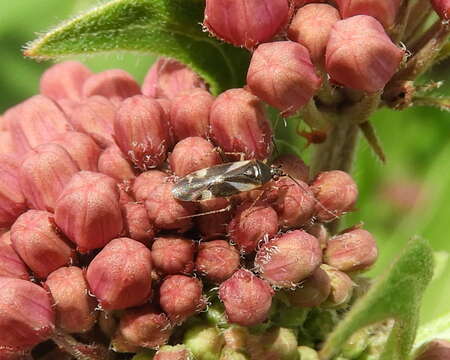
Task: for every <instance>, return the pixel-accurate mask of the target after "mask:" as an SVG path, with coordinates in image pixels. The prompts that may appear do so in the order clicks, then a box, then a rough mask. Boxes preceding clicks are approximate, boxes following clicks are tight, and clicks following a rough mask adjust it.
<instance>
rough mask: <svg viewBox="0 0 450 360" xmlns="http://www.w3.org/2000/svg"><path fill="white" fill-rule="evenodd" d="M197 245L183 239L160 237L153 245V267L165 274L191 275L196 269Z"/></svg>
mask: <svg viewBox="0 0 450 360" xmlns="http://www.w3.org/2000/svg"><path fill="white" fill-rule="evenodd" d="M194 251H195V244H194V242H193V241H192V240H189V239H186V238H182V237H172V236H170V237H169V236H165V237H158V238H156V239H155V241H154V243H153V245H152V260H153V265H154V266H155V268H156V269H157V270H159V271H161V272H162V273H164V274H180V273H181V274H189V273H191V272H192V270H193V269H194Z"/></svg>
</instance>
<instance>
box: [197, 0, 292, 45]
mask: <svg viewBox="0 0 450 360" xmlns="http://www.w3.org/2000/svg"><path fill="white" fill-rule="evenodd" d="M288 17H289V4H288V1H287V0H270V1H268V0H250V1H247V0H237V1H236V0H226V1H223V0H207V1H206V10H205V20H204V22H203V24H204V26H206V28H207V29H208V30H209V31H210V32H211V33H212V34H213V35H215V36H217V37H218V38H220V39H223V40H225V41H226V42H229V43H231V44H233V45H235V46H244V47H246V48H248V49H252V48H254V47H255V46H256V45H257V44H259V43H261V42H264V41H268V40H270V39H271V38H273V37H274V36H275V35H276V34H277V33H278V32H279V31H281V30H282V28H283V27H284V26H285V25H286V23H287V22H288Z"/></svg>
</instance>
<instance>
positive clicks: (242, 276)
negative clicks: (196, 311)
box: [219, 269, 274, 326]
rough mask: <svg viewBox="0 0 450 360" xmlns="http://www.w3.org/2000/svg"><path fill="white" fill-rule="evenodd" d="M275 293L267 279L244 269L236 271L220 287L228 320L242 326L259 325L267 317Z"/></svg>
mask: <svg viewBox="0 0 450 360" xmlns="http://www.w3.org/2000/svg"><path fill="white" fill-rule="evenodd" d="M273 293H274V292H273V290H272V288H271V287H270V285H269V284H268V283H267V282H266V281H264V280H261V279H260V278H258V277H257V276H255V275H254V274H252V273H251V272H250V271H248V270H244V269H240V270H238V271H236V272H235V273H234V274H233V276H232V277H230V278H229V279H228V280H226V281H224V282H223V283H222V284H221V285H220V288H219V296H220V299H221V300H222V302H223V304H224V305H225V311H226V314H227V316H228V320H229V321H230V322H232V323H235V324H239V325H242V326H252V325H257V324H260V323H262V322H263V321H264V320H266V319H267V316H268V313H269V310H270V306H271V305H272V296H273Z"/></svg>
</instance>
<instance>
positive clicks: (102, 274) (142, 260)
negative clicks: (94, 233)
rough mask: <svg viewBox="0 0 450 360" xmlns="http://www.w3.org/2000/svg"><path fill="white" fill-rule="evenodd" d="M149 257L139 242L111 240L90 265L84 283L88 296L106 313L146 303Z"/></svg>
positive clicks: (149, 268) (149, 291) (150, 255)
mask: <svg viewBox="0 0 450 360" xmlns="http://www.w3.org/2000/svg"><path fill="white" fill-rule="evenodd" d="M151 272H152V254H151V253H150V250H149V249H147V247H146V246H145V245H143V244H141V243H140V242H137V241H135V240H132V239H128V238H119V239H114V240H112V241H111V242H110V243H109V244H107V245H106V246H105V247H104V248H103V249H102V251H100V252H99V253H98V254H97V256H96V257H95V258H94V259H93V260H92V261H91V263H90V264H89V266H88V269H87V273H86V279H87V281H88V283H89V288H90V289H91V292H92V293H93V294H94V295H95V296H96V297H97V300H98V301H99V303H100V305H101V306H102V307H103V308H104V309H106V310H118V309H126V308H128V307H132V306H138V305H141V304H143V303H145V302H146V301H147V300H148V299H149V297H150V294H151V290H152V288H151V282H152V277H151Z"/></svg>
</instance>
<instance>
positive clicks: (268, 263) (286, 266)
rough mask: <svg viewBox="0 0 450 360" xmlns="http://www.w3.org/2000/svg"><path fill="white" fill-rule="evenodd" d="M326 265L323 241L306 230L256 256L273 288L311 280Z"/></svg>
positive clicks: (285, 236) (272, 243)
mask: <svg viewBox="0 0 450 360" xmlns="http://www.w3.org/2000/svg"><path fill="white" fill-rule="evenodd" d="M321 262H322V250H321V248H320V244H319V240H317V239H316V238H315V237H314V236H312V235H310V234H308V233H307V232H305V231H303V230H294V231H291V232H288V233H285V234H282V235H280V236H278V237H276V238H274V239H272V240H270V241H269V242H267V243H266V244H264V245H263V246H262V247H261V249H260V250H259V251H258V253H257V254H256V258H255V265H256V266H257V267H258V269H259V271H260V273H261V276H262V277H263V278H264V279H266V280H268V281H269V282H270V283H271V284H272V285H276V286H280V287H292V286H293V285H295V284H298V283H299V282H300V281H301V280H303V279H305V278H307V277H308V276H310V275H311V274H312V273H313V272H314V270H315V269H316V268H317V267H318V266H319V265H320V263H321Z"/></svg>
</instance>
